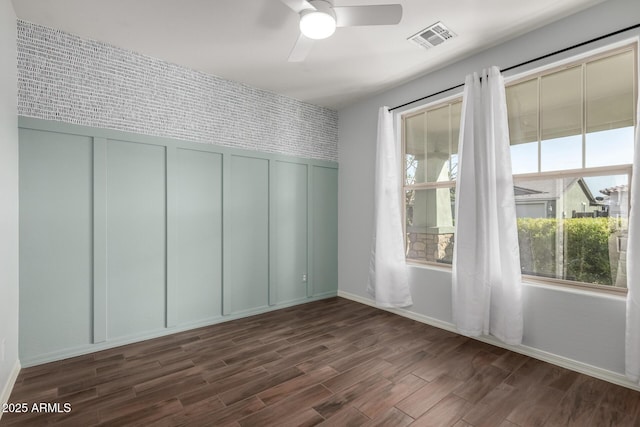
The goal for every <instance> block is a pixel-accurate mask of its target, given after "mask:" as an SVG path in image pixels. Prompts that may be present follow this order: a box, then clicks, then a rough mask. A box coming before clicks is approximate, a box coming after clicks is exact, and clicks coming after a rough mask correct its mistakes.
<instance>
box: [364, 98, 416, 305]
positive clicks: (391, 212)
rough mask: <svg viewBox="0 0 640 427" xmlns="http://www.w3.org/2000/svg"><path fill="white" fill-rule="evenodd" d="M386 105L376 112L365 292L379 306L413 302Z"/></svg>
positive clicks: (390, 117)
mask: <svg viewBox="0 0 640 427" xmlns="http://www.w3.org/2000/svg"><path fill="white" fill-rule="evenodd" d="M394 135H395V134H394V131H393V115H392V114H391V112H390V111H389V109H388V108H387V107H381V108H380V111H379V113H378V142H377V150H376V176H375V195H374V197H375V202H374V210H373V216H374V226H373V240H372V244H371V258H370V261H369V283H368V286H367V291H368V292H369V294H371V296H372V297H374V298H375V300H376V304H377V305H379V306H381V307H407V306H410V305H412V304H413V301H412V300H411V291H410V288H409V279H408V277H407V267H406V263H405V259H404V238H403V237H402V214H401V213H400V201H401V187H400V179H401V173H400V156H399V149H398V145H397V144H396V139H395V136H394Z"/></svg>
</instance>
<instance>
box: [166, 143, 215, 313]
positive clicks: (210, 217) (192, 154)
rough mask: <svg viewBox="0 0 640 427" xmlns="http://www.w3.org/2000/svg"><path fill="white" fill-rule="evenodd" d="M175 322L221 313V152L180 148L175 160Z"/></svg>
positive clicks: (172, 296)
mask: <svg viewBox="0 0 640 427" xmlns="http://www.w3.org/2000/svg"><path fill="white" fill-rule="evenodd" d="M175 175H176V176H175V179H176V182H175V185H176V187H175V189H174V190H175V194H174V197H175V200H174V206H173V209H174V214H173V215H172V216H173V218H174V223H173V224H172V225H173V227H174V229H175V237H174V239H175V242H174V244H175V247H173V248H171V253H172V254H173V255H172V259H173V260H174V261H175V263H174V265H175V269H176V274H175V277H174V280H175V283H171V284H170V287H169V293H168V297H169V300H168V302H169V315H170V318H171V320H172V321H171V323H172V324H184V323H195V322H200V321H203V320H207V319H212V318H215V317H219V316H221V315H222V155H220V154H218V153H211V152H207V151H195V150H189V149H178V150H177V155H176V164H175Z"/></svg>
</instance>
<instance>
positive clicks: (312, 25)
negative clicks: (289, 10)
mask: <svg viewBox="0 0 640 427" xmlns="http://www.w3.org/2000/svg"><path fill="white" fill-rule="evenodd" d="M322 3H324V2H322ZM316 4H317V3H316V2H314V6H315V5H316ZM316 9H317V10H305V11H303V12H302V13H301V14H300V31H301V32H302V34H304V35H305V36H306V37H309V38H310V39H314V40H321V39H326V38H327V37H329V36H331V35H332V34H333V33H334V32H335V31H336V17H335V15H334V13H333V10H331V8H326V9H325V8H322V7H321V8H318V7H317V6H316ZM323 9H324V10H323Z"/></svg>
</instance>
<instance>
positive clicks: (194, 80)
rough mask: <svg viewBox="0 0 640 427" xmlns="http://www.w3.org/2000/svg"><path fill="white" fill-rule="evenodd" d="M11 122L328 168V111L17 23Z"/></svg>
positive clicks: (334, 121) (331, 155) (332, 135)
mask: <svg viewBox="0 0 640 427" xmlns="http://www.w3.org/2000/svg"><path fill="white" fill-rule="evenodd" d="M17 25H18V114H19V115H21V116H26V117H36V118H40V119H45V120H57V121H62V122H67V123H74V124H80V125H85V126H92V127H99V128H108V129H117V130H123V131H128V132H135V133H141V134H145V135H155V136H164V137H169V138H177V139H182V140H189V141H196V142H201V143H207V144H218V145H224V146H230V147H238V148H244V149H250V150H258V151H263V152H275V153H282V154H288V155H292V156H299V157H305V158H313V159H322V160H332V161H336V160H337V157H338V149H337V142H338V114H337V112H336V111H333V110H330V109H327V108H323V107H318V106H315V105H312V104H308V103H304V102H301V101H298V100H295V99H292V98H288V97H284V96H281V95H277V94H274V93H271V92H267V91H264V90H260V89H256V88H252V87H250V86H247V85H244V84H241V83H236V82H233V81H229V80H225V79H222V78H219V77H215V76H211V75H208V74H205V73H201V72H198V71H194V70H191V69H188V68H185V67H182V66H179V65H175V64H170V63H167V62H164V61H161V60H158V59H154V58H150V57H148V56H144V55H140V54H137V53H134V52H131V51H127V50H124V49H120V48H117V47H114V46H110V45H107V44H105V43H100V42H96V41H92V40H86V39H82V38H80V37H77V36H74V35H71V34H68V33H65V32H62V31H58V30H54V29H51V28H47V27H43V26H40V25H35V24H32V23H29V22H25V21H20V20H18V23H17Z"/></svg>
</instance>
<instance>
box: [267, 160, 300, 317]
mask: <svg viewBox="0 0 640 427" xmlns="http://www.w3.org/2000/svg"><path fill="white" fill-rule="evenodd" d="M271 169H272V177H273V182H272V183H271V188H272V190H273V191H272V192H271V194H272V195H271V230H272V235H271V289H270V293H271V294H270V303H271V304H279V303H285V302H290V301H296V300H300V299H303V298H306V297H307V283H308V281H307V277H308V271H307V269H308V267H307V261H308V259H307V243H308V239H307V229H308V227H307V191H308V188H307V170H308V166H307V165H306V164H300V163H292V162H282V161H274V162H272V166H271ZM303 276H304V277H303Z"/></svg>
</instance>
